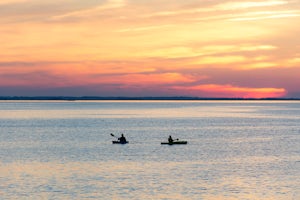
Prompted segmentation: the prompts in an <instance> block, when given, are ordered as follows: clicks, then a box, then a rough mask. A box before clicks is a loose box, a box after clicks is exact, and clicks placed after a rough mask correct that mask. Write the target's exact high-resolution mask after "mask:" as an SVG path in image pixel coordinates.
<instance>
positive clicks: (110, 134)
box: [110, 133, 118, 138]
mask: <svg viewBox="0 0 300 200" xmlns="http://www.w3.org/2000/svg"><path fill="white" fill-rule="evenodd" d="M110 135H111V136H113V137H115V138H118V137H117V136H115V135H114V134H112V133H111V134H110Z"/></svg>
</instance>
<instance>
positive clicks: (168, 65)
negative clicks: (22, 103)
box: [0, 0, 300, 98]
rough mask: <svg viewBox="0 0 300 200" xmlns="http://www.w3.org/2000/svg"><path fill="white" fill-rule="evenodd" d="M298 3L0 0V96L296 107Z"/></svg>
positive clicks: (299, 48)
mask: <svg viewBox="0 0 300 200" xmlns="http://www.w3.org/2000/svg"><path fill="white" fill-rule="evenodd" d="M299 22H300V1H299V0H264V1H263V0H254V1H242V0H184V1H183V0H151V1H150V0H147V1H146V0H1V1H0V36H1V37H0V96H23V95H25V96H52V95H57V96H59V95H63V96H197V97H245V98H248V97H251V98H252V97H253V98H264V97H298V98H300V25H299Z"/></svg>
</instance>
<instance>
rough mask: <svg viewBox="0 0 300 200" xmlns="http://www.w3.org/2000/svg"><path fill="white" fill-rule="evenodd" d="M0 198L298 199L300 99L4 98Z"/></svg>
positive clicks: (0, 120) (0, 110) (1, 106)
mask: <svg viewBox="0 0 300 200" xmlns="http://www.w3.org/2000/svg"><path fill="white" fill-rule="evenodd" d="M110 133H114V134H115V135H120V134H121V133H124V134H125V136H126V137H127V139H128V140H129V142H130V143H129V144H128V145H112V144H111V141H112V140H114V138H113V137H112V136H111V135H110ZM170 134H171V135H172V136H173V138H180V139H183V140H187V141H188V145H178V146H168V145H166V146H165V145H160V142H162V141H166V140H167V137H168V136H169V135H170ZM0 199H205V200H206V199H208V200H216V199H251V200H252V199H259V200H260V199H284V200H286V199H288V200H289V199H295V200H298V199H300V102H299V101H298V102H297V101H295V102H293V101H188V102H181V101H142V102H139V101H115V102H114V101H90V102H80V101H70V102H59V101H57V102H56V101H54V102H53V101H52V102H51V101H49V102H45V101H43V102H41V101H27V102H20V101H18V102H15V101H2V102H0Z"/></svg>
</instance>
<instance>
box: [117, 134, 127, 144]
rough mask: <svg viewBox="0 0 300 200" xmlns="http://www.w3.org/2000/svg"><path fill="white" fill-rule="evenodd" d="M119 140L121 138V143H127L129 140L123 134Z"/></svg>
mask: <svg viewBox="0 0 300 200" xmlns="http://www.w3.org/2000/svg"><path fill="white" fill-rule="evenodd" d="M118 140H119V141H120V142H121V143H124V144H125V143H127V140H126V138H125V137H124V135H123V134H122V135H121V137H119V138H118Z"/></svg>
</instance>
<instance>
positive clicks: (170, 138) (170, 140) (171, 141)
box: [168, 135, 174, 143]
mask: <svg viewBox="0 0 300 200" xmlns="http://www.w3.org/2000/svg"><path fill="white" fill-rule="evenodd" d="M168 141H169V143H173V142H174V140H173V138H172V136H171V135H170V136H169V138H168Z"/></svg>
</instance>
